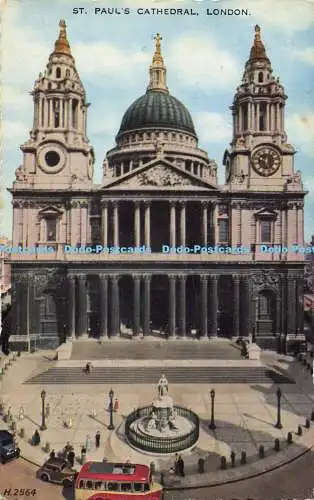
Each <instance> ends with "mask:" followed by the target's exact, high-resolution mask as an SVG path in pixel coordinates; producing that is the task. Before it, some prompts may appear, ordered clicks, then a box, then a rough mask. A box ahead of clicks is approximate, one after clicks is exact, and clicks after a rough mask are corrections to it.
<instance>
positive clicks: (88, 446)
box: [85, 434, 92, 451]
mask: <svg viewBox="0 0 314 500" xmlns="http://www.w3.org/2000/svg"><path fill="white" fill-rule="evenodd" d="M91 444H92V443H91V439H90V435H89V434H88V435H87V436H86V441H85V448H86V451H90V449H91V447H92V446H91Z"/></svg>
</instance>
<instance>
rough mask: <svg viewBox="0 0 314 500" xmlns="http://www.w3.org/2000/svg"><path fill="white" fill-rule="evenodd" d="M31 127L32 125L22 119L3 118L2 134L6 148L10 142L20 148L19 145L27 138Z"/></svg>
mask: <svg viewBox="0 0 314 500" xmlns="http://www.w3.org/2000/svg"><path fill="white" fill-rule="evenodd" d="M29 129H30V125H29V124H25V123H24V122H22V121H13V120H12V121H10V120H3V122H2V136H3V144H4V148H5V149H6V144H7V143H8V142H10V143H12V144H13V145H14V147H15V148H16V149H18V145H19V144H22V143H23V142H25V141H26V140H27V138H28V131H29Z"/></svg>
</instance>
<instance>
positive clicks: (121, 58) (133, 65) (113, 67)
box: [73, 42, 151, 85]
mask: <svg viewBox="0 0 314 500" xmlns="http://www.w3.org/2000/svg"><path fill="white" fill-rule="evenodd" d="M73 53H75V54H76V61H77V67H78V68H79V70H80V74H82V75H88V74H92V75H97V74H98V75H103V76H113V77H114V78H115V79H117V80H119V79H120V78H121V75H122V74H123V75H124V76H129V77H130V78H129V80H128V83H129V81H132V80H133V79H134V76H135V77H136V75H137V73H138V68H142V67H143V68H144V67H147V65H148V64H149V62H150V59H151V55H148V54H146V53H144V52H134V51H132V49H130V51H129V52H128V51H123V50H121V49H119V48H118V47H116V46H114V45H112V44H110V43H105V42H95V43H78V44H75V45H73ZM131 76H132V78H131ZM123 84H124V85H125V80H124V81H123Z"/></svg>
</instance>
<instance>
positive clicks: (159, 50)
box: [154, 33, 162, 55]
mask: <svg viewBox="0 0 314 500" xmlns="http://www.w3.org/2000/svg"><path fill="white" fill-rule="evenodd" d="M154 40H156V50H155V54H156V55H157V54H158V55H161V46H160V42H161V40H162V36H160V33H157V34H156V36H154Z"/></svg>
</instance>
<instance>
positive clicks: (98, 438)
mask: <svg viewBox="0 0 314 500" xmlns="http://www.w3.org/2000/svg"><path fill="white" fill-rule="evenodd" d="M95 445H96V448H99V446H100V432H99V431H97V432H96V435H95Z"/></svg>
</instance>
